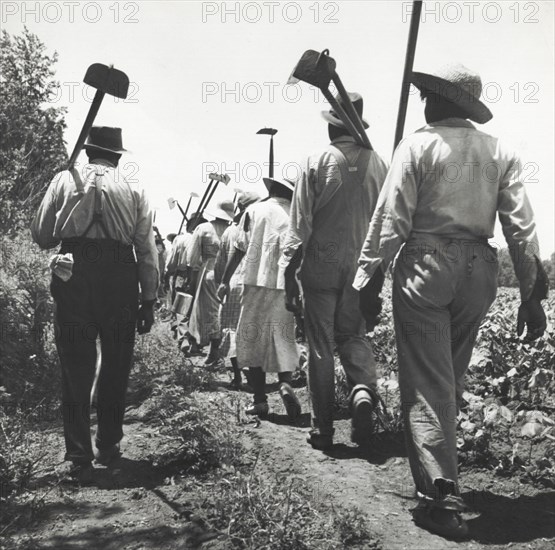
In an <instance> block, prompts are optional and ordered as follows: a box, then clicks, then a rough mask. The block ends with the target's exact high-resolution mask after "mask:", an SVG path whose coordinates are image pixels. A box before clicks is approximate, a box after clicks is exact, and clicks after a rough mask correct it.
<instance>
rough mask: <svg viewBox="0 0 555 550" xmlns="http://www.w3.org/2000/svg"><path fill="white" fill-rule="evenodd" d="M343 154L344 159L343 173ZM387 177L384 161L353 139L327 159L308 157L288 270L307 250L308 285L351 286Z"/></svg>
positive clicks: (298, 190) (336, 143)
mask: <svg viewBox="0 0 555 550" xmlns="http://www.w3.org/2000/svg"><path fill="white" fill-rule="evenodd" d="M338 153H339V155H341V154H342V155H343V156H344V157H345V161H346V166H345V167H344V169H343V173H342V170H341V166H340V164H339V162H338ZM386 173H387V165H386V163H385V162H384V161H383V160H382V159H381V157H380V156H379V155H378V154H377V153H376V152H375V151H368V150H365V149H363V148H362V147H361V146H360V145H358V144H357V143H356V141H355V139H354V138H353V137H351V136H340V137H338V138H336V139H334V140H333V141H332V142H331V147H330V148H329V149H328V150H326V151H325V152H324V153H321V154H316V155H311V156H310V157H308V159H307V161H306V164H305V167H304V169H303V171H302V173H301V175H300V177H299V180H298V181H297V183H296V185H295V190H294V194H293V201H292V204H291V219H290V223H289V228H288V234H287V240H286V244H285V250H284V254H283V257H282V258H281V260H280V263H281V265H282V266H283V267H286V266H287V265H288V264H289V262H290V259H291V257H292V256H293V254H294V253H295V251H296V250H297V249H298V248H299V246H301V245H304V247H303V256H304V259H303V264H307V262H308V263H309V264H310V265H305V269H304V271H305V272H306V273H305V274H304V276H303V277H304V279H307V280H306V281H305V282H308V279H314V284H318V281H317V280H316V279H318V280H319V281H320V283H321V285H323V286H328V285H332V286H335V285H339V286H341V285H342V284H344V283H345V281H343V279H344V278H345V276H346V277H347V278H349V279H350V280H349V282H348V284H351V283H352V280H353V277H354V272H355V271H356V261H357V259H358V255H359V253H360V249H361V247H362V244H363V242H364V238H365V236H366V233H367V231H368V223H369V221H370V217H371V215H372V212H373V210H374V207H375V205H376V201H377V199H378V195H379V193H380V190H381V188H382V185H383V182H384V180H385V176H386ZM345 178H346V180H345ZM343 180H345V181H343ZM315 256H317V257H315ZM309 272H310V273H309ZM311 273H312V275H311ZM343 275H345V276H343Z"/></svg>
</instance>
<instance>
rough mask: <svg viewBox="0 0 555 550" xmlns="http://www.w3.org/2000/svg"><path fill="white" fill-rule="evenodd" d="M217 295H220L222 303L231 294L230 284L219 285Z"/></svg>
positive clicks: (219, 298)
mask: <svg viewBox="0 0 555 550" xmlns="http://www.w3.org/2000/svg"><path fill="white" fill-rule="evenodd" d="M217 295H218V300H220V303H222V304H223V303H224V302H225V299H226V298H227V297H228V296H229V285H226V284H225V283H222V284H221V285H220V286H219V287H218V291H217Z"/></svg>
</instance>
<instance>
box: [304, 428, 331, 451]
mask: <svg viewBox="0 0 555 550" xmlns="http://www.w3.org/2000/svg"><path fill="white" fill-rule="evenodd" d="M306 441H307V442H308V443H310V444H311V445H312V448H313V449H316V450H318V451H325V450H327V449H329V448H331V447H333V435H331V434H321V433H320V431H319V430H318V429H313V430H310V432H309V435H308V437H307V438H306Z"/></svg>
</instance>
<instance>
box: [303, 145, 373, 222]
mask: <svg viewBox="0 0 555 550" xmlns="http://www.w3.org/2000/svg"><path fill="white" fill-rule="evenodd" d="M328 151H329V152H330V153H331V155H332V156H333V158H334V159H335V160H336V161H337V165H338V166H339V173H340V174H341V180H340V181H335V182H328V185H327V186H326V188H325V190H324V193H323V194H322V196H321V197H320V199H319V200H318V201H317V203H316V204H315V208H314V211H313V214H316V212H317V211H318V210H321V209H322V208H324V206H325V205H326V204H328V203H329V202H330V201H331V200H332V199H333V197H334V195H335V194H336V193H337V191H339V188H340V187H341V186H342V185H344V183H345V182H346V181H347V178H352V177H353V176H352V173H353V172H354V173H355V174H356V176H355V178H356V179H355V181H356V184H357V185H361V184H362V182H363V181H364V178H365V176H366V173H367V172H368V170H369V168H370V155H371V153H370V151H368V154H367V161H366V163H365V164H364V163H363V164H364V165H363V166H351V165H349V163H348V161H347V157H345V155H344V154H343V152H342V151H341V149H339V147H336V146H335V145H330V147H329V149H328ZM366 151H367V150H366V149H361V151H360V154H362V155H365V154H366ZM357 160H358V159H357Z"/></svg>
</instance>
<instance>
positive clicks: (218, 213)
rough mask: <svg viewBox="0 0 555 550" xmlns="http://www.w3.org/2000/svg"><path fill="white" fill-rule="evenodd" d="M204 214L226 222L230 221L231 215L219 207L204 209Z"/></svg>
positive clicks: (231, 219)
mask: <svg viewBox="0 0 555 550" xmlns="http://www.w3.org/2000/svg"><path fill="white" fill-rule="evenodd" d="M204 213H205V214H207V215H208V216H212V217H213V218H218V219H219V220H224V221H226V222H232V221H233V216H230V215H229V214H228V213H227V212H226V211H225V210H223V209H221V208H214V210H205V211H204Z"/></svg>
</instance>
